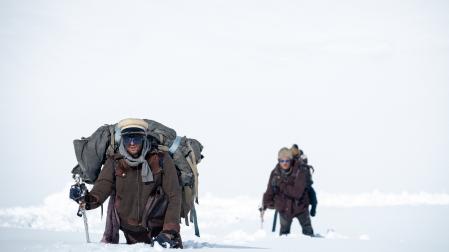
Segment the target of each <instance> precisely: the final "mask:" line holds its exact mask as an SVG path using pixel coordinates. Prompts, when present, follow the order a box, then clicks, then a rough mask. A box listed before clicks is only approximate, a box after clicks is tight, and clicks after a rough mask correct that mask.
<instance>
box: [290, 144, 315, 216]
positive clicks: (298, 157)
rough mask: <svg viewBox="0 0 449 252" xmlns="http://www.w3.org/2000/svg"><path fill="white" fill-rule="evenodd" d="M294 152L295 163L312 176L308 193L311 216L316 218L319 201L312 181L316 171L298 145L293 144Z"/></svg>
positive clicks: (308, 181)
mask: <svg viewBox="0 0 449 252" xmlns="http://www.w3.org/2000/svg"><path fill="white" fill-rule="evenodd" d="M290 149H291V151H292V155H293V159H294V160H295V162H298V163H299V165H300V166H302V167H304V168H306V169H309V173H310V176H309V177H308V179H307V193H308V194H309V201H310V206H311V208H310V215H311V216H312V217H315V215H316V207H317V205H318V199H317V197H316V192H315V189H313V187H312V185H313V180H312V173H313V172H314V171H315V169H313V166H311V165H309V163H308V160H307V156H306V154H304V152H303V151H302V150H301V149H299V148H298V145H297V144H293V146H292V147H291V148H290Z"/></svg>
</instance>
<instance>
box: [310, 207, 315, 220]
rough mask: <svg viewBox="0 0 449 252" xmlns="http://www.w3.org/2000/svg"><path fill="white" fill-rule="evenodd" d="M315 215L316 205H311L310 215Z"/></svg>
mask: <svg viewBox="0 0 449 252" xmlns="http://www.w3.org/2000/svg"><path fill="white" fill-rule="evenodd" d="M315 215H316V206H312V208H311V209H310V216H312V217H315Z"/></svg>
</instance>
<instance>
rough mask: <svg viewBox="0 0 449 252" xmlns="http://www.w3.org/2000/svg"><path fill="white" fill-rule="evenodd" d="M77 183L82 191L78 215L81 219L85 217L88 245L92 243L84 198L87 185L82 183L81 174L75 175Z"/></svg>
mask: <svg viewBox="0 0 449 252" xmlns="http://www.w3.org/2000/svg"><path fill="white" fill-rule="evenodd" d="M75 183H76V185H77V186H78V187H79V188H80V189H81V200H80V202H79V204H80V205H79V208H78V212H77V213H76V215H78V216H79V217H83V221H84V231H85V232H86V241H87V243H90V238H89V226H88V223H87V215H86V201H85V200H84V196H86V193H87V187H86V184H84V183H82V179H81V177H80V175H79V174H76V175H75Z"/></svg>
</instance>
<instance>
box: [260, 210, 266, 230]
mask: <svg viewBox="0 0 449 252" xmlns="http://www.w3.org/2000/svg"><path fill="white" fill-rule="evenodd" d="M259 212H260V229H263V215H264V213H265V210H264V209H263V207H259Z"/></svg>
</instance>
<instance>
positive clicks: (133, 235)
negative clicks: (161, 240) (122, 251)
mask: <svg viewBox="0 0 449 252" xmlns="http://www.w3.org/2000/svg"><path fill="white" fill-rule="evenodd" d="M122 231H123V233H124V234H125V238H126V243H127V244H134V243H148V244H151V243H152V240H153V239H152V238H154V237H156V236H157V235H158V234H159V233H160V232H161V231H162V227H156V228H152V229H151V231H142V232H135V231H130V230H124V229H122Z"/></svg>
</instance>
